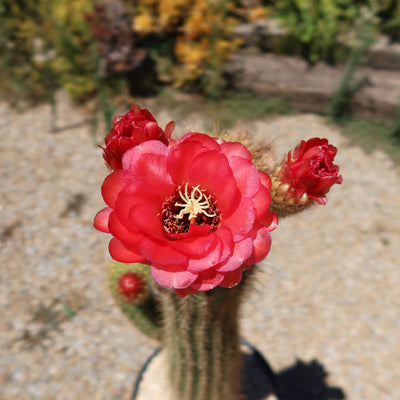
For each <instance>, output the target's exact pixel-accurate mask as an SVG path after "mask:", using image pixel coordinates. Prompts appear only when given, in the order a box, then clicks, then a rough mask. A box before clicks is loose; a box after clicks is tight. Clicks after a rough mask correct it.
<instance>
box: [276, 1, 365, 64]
mask: <svg viewBox="0 0 400 400" xmlns="http://www.w3.org/2000/svg"><path fill="white" fill-rule="evenodd" d="M361 3H364V2H362V1H353V0H315V1H313V0H279V1H278V2H277V3H276V14H277V17H278V18H279V20H280V21H281V22H282V23H283V25H284V26H285V27H286V28H287V29H288V32H289V43H286V46H287V47H289V48H290V47H291V48H292V51H299V52H300V54H301V55H302V56H303V58H305V59H306V60H307V61H309V62H310V63H314V62H316V61H318V60H325V61H328V62H335V61H336V60H337V59H338V58H341V56H340V54H339V52H343V48H341V47H340V46H338V42H339V43H340V41H346V40H348V35H349V33H350V32H351V31H352V28H353V27H354V25H355V24H356V22H357V20H359V19H360V18H361V12H362V9H361Z"/></svg>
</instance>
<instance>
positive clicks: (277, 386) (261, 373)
mask: <svg viewBox="0 0 400 400" xmlns="http://www.w3.org/2000/svg"><path fill="white" fill-rule="evenodd" d="M242 350H243V361H244V365H243V373H242V387H243V389H244V390H243V392H244V394H245V398H246V399H249V400H265V399H267V400H268V399H270V398H271V399H277V400H345V398H346V396H345V393H344V392H343V390H342V389H341V388H339V387H331V386H328V384H327V382H326V380H327V378H328V375H329V374H328V373H327V372H326V371H325V368H324V366H323V365H322V364H321V363H320V362H318V361H317V360H312V361H311V362H309V363H306V362H303V361H301V360H297V361H296V363H295V364H293V365H291V366H289V367H288V368H286V369H284V370H282V371H279V372H274V371H273V370H272V368H271V366H270V365H269V363H268V361H267V360H266V359H265V358H264V357H263V355H262V354H261V353H260V352H259V351H258V350H257V349H256V348H255V347H254V346H252V345H251V344H250V343H249V342H247V341H245V340H243V339H242ZM272 394H274V395H275V397H273V396H272V397H270V395H272Z"/></svg>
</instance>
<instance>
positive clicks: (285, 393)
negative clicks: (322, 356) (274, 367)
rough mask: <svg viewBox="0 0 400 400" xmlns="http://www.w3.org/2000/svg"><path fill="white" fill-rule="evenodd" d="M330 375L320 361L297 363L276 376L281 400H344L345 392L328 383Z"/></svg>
mask: <svg viewBox="0 0 400 400" xmlns="http://www.w3.org/2000/svg"><path fill="white" fill-rule="evenodd" d="M327 377H328V373H327V372H326V371H325V368H324V366H323V365H322V364H320V363H319V362H318V361H316V360H313V361H311V362H309V363H305V362H303V361H300V360H297V362H296V363H295V364H294V365H292V366H290V367H288V368H286V369H285V370H283V371H280V372H278V373H277V374H276V381H277V393H276V394H277V397H278V399H279V400H344V399H345V398H346V396H345V394H344V392H343V390H342V389H341V388H339V387H330V386H328V385H327V383H326V378H327Z"/></svg>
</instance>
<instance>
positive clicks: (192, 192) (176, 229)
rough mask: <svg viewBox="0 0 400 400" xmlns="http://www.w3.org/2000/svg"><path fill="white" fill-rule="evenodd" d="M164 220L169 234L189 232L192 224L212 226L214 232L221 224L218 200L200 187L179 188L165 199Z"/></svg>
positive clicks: (186, 185) (187, 185) (186, 186)
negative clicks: (217, 205)
mask: <svg viewBox="0 0 400 400" xmlns="http://www.w3.org/2000/svg"><path fill="white" fill-rule="evenodd" d="M162 220H163V225H164V229H165V231H166V232H167V233H168V234H172V235H174V234H179V233H185V232H188V231H189V227H190V225H192V224H196V225H210V232H214V231H215V230H216V229H217V228H218V226H219V222H220V215H219V211H218V209H217V207H216V200H215V199H214V197H213V196H212V195H208V194H207V193H206V192H205V191H204V190H203V189H201V188H200V185H197V186H191V187H190V188H189V184H188V183H186V184H185V187H184V188H183V187H182V186H179V187H178V188H177V190H176V191H175V193H174V194H173V195H172V196H170V197H168V198H167V199H165V201H164V204H163V206H162Z"/></svg>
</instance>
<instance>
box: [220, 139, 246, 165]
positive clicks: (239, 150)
mask: <svg viewBox="0 0 400 400" xmlns="http://www.w3.org/2000/svg"><path fill="white" fill-rule="evenodd" d="M221 150H222V151H223V152H224V153H225V155H226V156H227V157H228V158H229V160H230V159H231V157H232V156H238V157H242V158H245V159H246V160H248V161H252V159H253V156H252V155H251V153H250V151H249V150H248V149H247V148H246V147H245V146H243V145H242V144H241V143H239V142H224V143H222V144H221Z"/></svg>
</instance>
